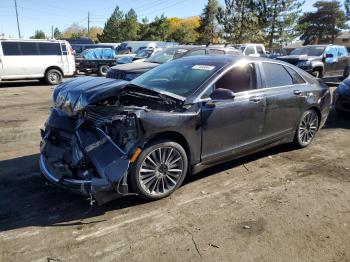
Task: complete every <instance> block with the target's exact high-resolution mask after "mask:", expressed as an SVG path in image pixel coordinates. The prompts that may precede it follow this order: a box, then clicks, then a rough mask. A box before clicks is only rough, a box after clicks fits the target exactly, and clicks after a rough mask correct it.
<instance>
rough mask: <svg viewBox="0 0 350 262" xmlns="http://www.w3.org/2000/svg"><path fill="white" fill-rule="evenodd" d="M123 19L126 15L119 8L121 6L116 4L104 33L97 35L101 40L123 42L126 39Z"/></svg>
mask: <svg viewBox="0 0 350 262" xmlns="http://www.w3.org/2000/svg"><path fill="white" fill-rule="evenodd" d="M123 21H124V15H123V12H122V11H120V10H119V7H118V6H116V8H115V9H114V11H113V13H112V15H111V16H110V18H108V20H107V22H106V23H105V26H104V28H103V32H102V34H99V35H98V36H97V38H98V40H99V41H100V42H110V43H113V42H114V43H118V42H122V41H124V40H125V39H124V38H123V28H122V26H123Z"/></svg>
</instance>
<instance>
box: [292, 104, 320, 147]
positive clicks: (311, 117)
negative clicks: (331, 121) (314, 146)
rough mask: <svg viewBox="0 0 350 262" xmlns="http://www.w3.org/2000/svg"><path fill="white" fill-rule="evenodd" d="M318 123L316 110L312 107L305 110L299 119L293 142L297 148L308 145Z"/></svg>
mask: <svg viewBox="0 0 350 262" xmlns="http://www.w3.org/2000/svg"><path fill="white" fill-rule="evenodd" d="M319 125H320V119H319V117H318V114H317V112H316V111H315V110H313V109H310V110H307V111H305V112H304V113H303V114H302V116H301V118H300V120H299V123H298V126H297V129H296V131H295V137H294V141H293V144H294V145H295V146H296V147H298V148H304V147H307V146H309V145H310V144H311V142H312V141H313V140H314V138H315V136H316V133H317V131H318V128H319Z"/></svg>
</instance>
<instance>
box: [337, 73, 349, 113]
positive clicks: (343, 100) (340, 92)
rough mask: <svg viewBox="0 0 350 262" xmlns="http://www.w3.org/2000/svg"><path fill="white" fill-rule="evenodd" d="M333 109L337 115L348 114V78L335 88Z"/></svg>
mask: <svg viewBox="0 0 350 262" xmlns="http://www.w3.org/2000/svg"><path fill="white" fill-rule="evenodd" d="M334 107H335V109H336V110H337V112H338V113H341V114H342V113H348V114H350V78H346V79H345V80H344V81H343V82H342V83H340V85H339V86H338V87H337V89H336V91H335V104H334Z"/></svg>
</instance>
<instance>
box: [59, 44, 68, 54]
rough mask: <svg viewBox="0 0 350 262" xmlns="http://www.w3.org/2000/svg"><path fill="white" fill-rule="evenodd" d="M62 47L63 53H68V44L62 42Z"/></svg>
mask: <svg viewBox="0 0 350 262" xmlns="http://www.w3.org/2000/svg"><path fill="white" fill-rule="evenodd" d="M61 47H62V53H63V55H68V51H67V46H66V44H62V45H61Z"/></svg>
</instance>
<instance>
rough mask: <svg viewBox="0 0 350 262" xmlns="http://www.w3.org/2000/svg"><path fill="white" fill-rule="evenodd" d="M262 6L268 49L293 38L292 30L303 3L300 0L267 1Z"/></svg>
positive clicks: (294, 33) (293, 32) (294, 34)
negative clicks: (263, 8)
mask: <svg viewBox="0 0 350 262" xmlns="http://www.w3.org/2000/svg"><path fill="white" fill-rule="evenodd" d="M264 2H265V3H264V4H263V5H264V7H265V10H264V19H263V20H264V23H265V26H266V27H265V32H266V38H267V40H268V46H269V48H272V46H273V44H274V43H276V42H279V44H283V43H286V42H289V41H290V40H291V39H292V38H295V36H296V32H295V30H294V28H295V26H296V22H297V20H298V18H299V14H300V13H301V10H300V8H301V6H302V5H303V4H304V1H300V0H267V1H264Z"/></svg>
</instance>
